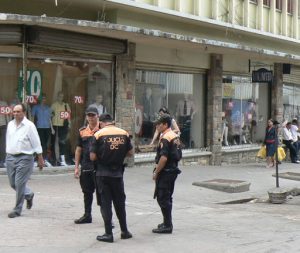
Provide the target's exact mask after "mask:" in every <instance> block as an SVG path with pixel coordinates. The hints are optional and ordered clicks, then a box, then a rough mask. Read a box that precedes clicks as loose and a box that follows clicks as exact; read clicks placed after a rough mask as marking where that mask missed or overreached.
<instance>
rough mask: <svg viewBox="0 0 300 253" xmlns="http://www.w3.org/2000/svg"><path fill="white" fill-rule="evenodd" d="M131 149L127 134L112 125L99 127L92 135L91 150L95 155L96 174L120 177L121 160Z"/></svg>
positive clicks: (121, 174) (121, 173)
mask: <svg viewBox="0 0 300 253" xmlns="http://www.w3.org/2000/svg"><path fill="white" fill-rule="evenodd" d="M131 149H132V145H131V141H130V138H129V134H128V133H127V132H126V131H125V130H123V129H121V128H118V127H116V126H114V125H109V126H106V127H104V128H102V129H100V130H99V131H98V132H97V133H95V135H94V139H93V142H92V146H91V152H93V153H96V155H97V170H96V175H97V176H109V177H122V176H123V162H124V159H125V157H126V154H127V153H128V151H129V150H131Z"/></svg>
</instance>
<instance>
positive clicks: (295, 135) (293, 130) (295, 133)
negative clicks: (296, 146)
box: [291, 124, 298, 142]
mask: <svg viewBox="0 0 300 253" xmlns="http://www.w3.org/2000/svg"><path fill="white" fill-rule="evenodd" d="M291 133H292V137H293V142H296V141H298V127H297V126H296V125H293V124H292V125H291Z"/></svg>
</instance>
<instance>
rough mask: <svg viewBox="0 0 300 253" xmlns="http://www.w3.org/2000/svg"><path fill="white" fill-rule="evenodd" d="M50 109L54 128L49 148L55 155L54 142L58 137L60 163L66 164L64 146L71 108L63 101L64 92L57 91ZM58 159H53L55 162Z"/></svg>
mask: <svg viewBox="0 0 300 253" xmlns="http://www.w3.org/2000/svg"><path fill="white" fill-rule="evenodd" d="M51 110H52V125H53V128H54V131H55V133H54V135H52V136H51V149H52V154H53V155H54V157H55V143H56V139H58V146H59V156H60V165H62V166H66V165H67V163H66V160H65V148H66V141H67V135H68V131H69V129H70V128H71V118H70V116H71V108H70V106H69V105H68V104H67V103H65V102H64V94H63V93H62V92H61V91H60V92H58V93H57V100H56V101H55V102H54V103H53V104H52V105H51ZM57 161H58V159H57V158H56V159H55V162H57Z"/></svg>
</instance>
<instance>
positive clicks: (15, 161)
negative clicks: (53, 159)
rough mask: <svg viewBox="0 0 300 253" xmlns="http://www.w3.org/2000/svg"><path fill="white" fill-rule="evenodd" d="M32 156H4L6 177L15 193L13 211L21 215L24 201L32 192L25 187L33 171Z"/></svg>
mask: <svg viewBox="0 0 300 253" xmlns="http://www.w3.org/2000/svg"><path fill="white" fill-rule="evenodd" d="M33 162H34V159H33V155H18V156H14V155H10V154H7V156H6V168H7V176H8V179H9V183H10V186H11V187H12V188H13V189H14V190H15V191H16V206H15V208H14V211H15V212H16V213H18V214H21V212H22V207H23V203H24V199H30V198H31V197H32V194H33V192H32V191H31V190H30V189H29V188H28V187H27V186H26V184H27V181H28V180H29V178H30V175H31V173H32V170H33Z"/></svg>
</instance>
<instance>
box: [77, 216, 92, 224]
mask: <svg viewBox="0 0 300 253" xmlns="http://www.w3.org/2000/svg"><path fill="white" fill-rule="evenodd" d="M74 223H75V224H85V223H92V216H91V215H87V214H84V215H83V216H82V217H80V218H79V219H77V220H74Z"/></svg>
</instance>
